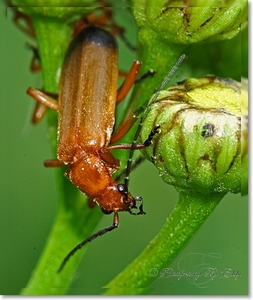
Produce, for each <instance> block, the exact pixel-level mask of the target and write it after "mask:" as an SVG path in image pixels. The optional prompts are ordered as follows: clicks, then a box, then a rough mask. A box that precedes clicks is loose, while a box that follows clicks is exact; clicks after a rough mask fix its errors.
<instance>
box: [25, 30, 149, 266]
mask: <svg viewBox="0 0 253 300" xmlns="http://www.w3.org/2000/svg"><path fill="white" fill-rule="evenodd" d="M117 60H118V51H117V43H116V40H115V38H114V37H113V36H112V35H111V34H110V33H109V32H107V31H105V30H103V29H101V28H98V27H93V26H91V27H87V28H84V29H83V30H82V31H81V32H79V34H78V35H77V36H76V37H75V39H74V40H73V41H72V43H71V44H70V46H69V48H68V51H67V54H66V57H65V61H64V65H63V68H62V74H61V79H60V88H59V98H58V101H55V100H54V99H52V98H51V97H50V96H48V95H47V94H46V93H44V92H42V91H40V90H37V89H34V88H28V90H27V93H28V95H30V96H31V97H33V98H34V99H35V100H37V101H39V102H40V103H43V104H45V105H46V106H47V107H50V108H52V109H55V110H57V111H58V146H57V159H53V160H47V161H46V162H45V165H46V166H48V167H54V166H68V167H69V168H68V170H67V171H66V176H67V177H68V178H69V179H70V180H71V181H72V183H73V184H74V185H76V186H77V187H78V188H79V189H80V190H81V191H82V192H83V193H84V194H86V196H87V197H88V199H89V203H90V204H91V206H92V205H93V204H97V205H98V206H100V208H101V210H102V212H103V213H105V214H110V213H113V214H114V217H113V224H112V225H111V226H109V227H106V228H105V229H102V230H100V231H98V232H97V233H95V234H94V235H92V236H91V237H89V238H88V239H86V240H85V241H83V242H82V243H80V244H79V245H77V246H76V247H75V248H74V249H73V250H72V251H71V252H70V253H69V254H68V255H67V256H66V257H65V259H64V261H63V263H62V265H61V267H60V269H59V271H60V270H61V269H62V268H63V266H64V265H65V263H66V262H67V260H68V259H69V258H70V256H72V255H73V254H74V253H75V252H76V251H77V250H78V249H80V248H81V247H83V245H84V244H86V243H87V242H89V241H91V240H93V239H94V238H96V237H98V236H101V235H103V234H105V233H106V232H109V231H111V230H113V229H115V228H117V227H118V226H119V216H118V212H120V211H127V212H129V213H131V214H135V215H140V214H145V212H144V211H143V205H142V198H141V197H133V196H132V195H131V193H130V192H129V191H128V186H127V184H122V183H118V182H115V181H114V179H113V177H112V174H113V173H114V172H115V171H116V170H117V169H118V168H119V164H120V162H119V160H118V159H116V158H115V157H114V156H113V155H112V153H111V152H110V151H111V150H112V149H132V150H133V148H134V149H137V148H138V149H142V148H143V147H145V143H144V144H141V145H137V144H135V145H134V147H133V145H125V144H124V145H114V146H113V145H110V141H111V139H112V133H113V127H114V123H115V106H116V103H119V102H121V101H122V100H123V99H124V97H125V96H126V94H127V93H128V91H129V90H130V89H131V87H132V85H133V83H134V82H135V79H136V77H137V73H138V70H139V68H140V66H141V63H140V62H139V61H135V62H134V63H133V65H132V68H131V70H130V71H129V74H128V76H127V77H126V79H125V81H124V83H123V84H122V86H121V88H120V89H119V90H118V91H117V81H118V62H117ZM130 119H131V118H130ZM133 122H134V117H132V119H131V121H129V120H128V122H127V124H128V125H127V126H124V127H123V134H125V133H126V132H127V131H128V129H129V128H130V127H131V125H132V124H133ZM119 136H120V137H121V136H122V134H119ZM113 142H116V140H115V139H114V140H113ZM137 201H140V205H139V211H138V212H133V211H132V210H133V209H135V208H137V206H136V202H137Z"/></svg>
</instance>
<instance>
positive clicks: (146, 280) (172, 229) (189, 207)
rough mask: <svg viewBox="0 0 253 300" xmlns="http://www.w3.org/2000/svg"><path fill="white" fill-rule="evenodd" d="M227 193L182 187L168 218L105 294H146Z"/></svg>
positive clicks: (109, 285) (113, 281)
mask: <svg viewBox="0 0 253 300" xmlns="http://www.w3.org/2000/svg"><path fill="white" fill-rule="evenodd" d="M223 197H224V194H219V193H213V194H209V195H203V194H200V193H197V192H196V193H190V194H189V193H187V192H184V191H181V192H180V193H179V200H178V202H177V204H176V206H175V208H174V210H173V212H172V214H171V216H170V217H169V219H168V221H167V222H166V224H165V225H164V227H163V228H162V230H161V231H160V232H159V233H158V235H157V236H156V237H155V238H154V239H153V240H152V241H151V242H150V244H149V245H148V246H147V247H146V249H145V250H144V251H143V252H142V253H141V254H140V255H139V256H138V257H137V258H136V259H135V260H134V261H133V262H132V263H131V264H130V265H129V266H128V267H127V268H126V269H125V270H124V271H123V272H121V273H120V274H119V275H118V276H117V277H116V278H114V279H113V280H112V281H111V282H110V283H109V284H108V285H107V286H106V288H107V291H106V292H105V294H107V295H108V294H109V295H127V294H134V295H137V294H146V293H147V292H148V285H149V284H150V283H151V282H152V281H154V280H155V279H156V278H157V277H159V272H160V271H161V270H162V269H163V268H164V267H167V266H168V265H169V264H170V263H171V262H172V261H173V260H174V258H175V257H176V256H177V255H178V254H179V252H180V251H181V250H182V249H183V247H184V246H185V245H186V243H187V242H188V241H189V240H190V238H191V237H192V236H193V235H194V234H195V233H196V231H197V230H198V229H199V227H200V226H201V225H202V224H203V223H204V221H205V220H206V219H207V217H208V216H209V215H210V214H211V212H212V211H213V210H214V208H215V207H216V205H217V204H218V203H219V202H220V200H221V199H222V198H223Z"/></svg>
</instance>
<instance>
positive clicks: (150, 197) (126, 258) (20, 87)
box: [0, 3, 248, 295]
mask: <svg viewBox="0 0 253 300" xmlns="http://www.w3.org/2000/svg"><path fill="white" fill-rule="evenodd" d="M0 8H1V9H0V28H1V32H2V34H1V38H2V41H1V57H2V59H1V72H0V74H1V98H2V100H1V102H0V103H1V110H0V111H1V118H0V122H1V127H0V128H1V140H2V143H1V150H0V151H1V168H2V172H1V174H2V178H1V202H0V207H1V208H0V211H1V218H0V222H1V231H2V234H1V248H0V257H1V259H0V272H1V277H0V294H5V295H10V294H12V295H15V294H19V292H20V290H21V289H22V288H24V287H25V286H26V284H27V281H28V279H29V277H30V275H31V272H32V271H33V269H34V267H35V265H36V262H37V260H38V258H39V257H40V254H41V252H42V250H43V247H44V244H45V241H46V238H47V236H48V234H49V232H50V228H51V226H52V223H53V220H54V216H55V214H56V208H57V190H56V182H55V175H54V170H52V169H46V168H44V167H43V161H44V159H47V158H52V157H54V154H53V153H51V151H50V146H49V141H48V138H47V127H46V119H45V120H43V121H42V122H41V123H40V124H38V125H37V126H33V125H31V123H30V118H31V113H32V111H33V107H34V101H33V100H32V99H31V98H29V97H28V96H27V95H26V93H25V91H26V89H27V87H28V86H33V87H41V85H42V82H41V77H40V74H32V73H31V72H30V70H29V64H30V61H31V57H32V54H31V51H30V50H29V49H28V48H27V47H26V46H25V44H26V42H27V41H28V39H27V37H26V36H25V35H24V34H23V33H21V32H20V31H19V30H18V29H17V28H16V27H15V26H14V25H13V23H12V22H11V14H10V13H8V16H7V18H6V16H5V7H4V5H3V3H1V4H0ZM124 16H125V18H126V19H127V20H126V21H127V22H128V21H129V22H130V23H132V22H133V20H132V19H131V16H130V15H129V14H128V13H126V14H124ZM127 36H129V37H130V39H131V40H132V35H131V30H128V32H127ZM135 39H136V36H135ZM134 56H135V53H131V52H130V51H128V50H125V49H124V47H122V45H120V67H121V69H123V70H127V69H129V67H130V65H131V63H132V61H133V59H134ZM239 67H240V66H239ZM202 75H204V74H202ZM130 189H131V192H132V194H133V195H141V196H143V198H144V201H145V203H144V208H145V211H146V213H147V215H145V216H137V217H133V216H131V215H129V214H123V213H122V214H121V216H120V218H121V224H120V228H119V229H118V230H116V231H114V232H113V233H111V234H108V235H105V236H104V237H102V238H98V239H97V240H96V241H94V242H93V243H91V244H90V245H89V246H88V249H87V252H86V255H85V257H84V259H83V261H82V263H81V265H80V267H79V269H78V271H77V273H76V275H75V277H74V278H73V283H72V285H71V287H70V289H69V294H75V295H80V294H81V295H82V294H83V295H85V294H100V293H102V292H103V286H105V285H106V284H107V283H108V282H109V281H110V280H111V279H112V278H114V276H115V275H117V274H118V273H119V272H120V271H121V270H122V269H123V268H125V267H126V266H127V265H128V264H129V263H130V262H131V261H132V260H133V259H134V258H135V257H136V256H137V255H138V254H139V253H141V251H142V250H143V249H144V248H145V246H146V245H147V244H148V243H149V241H150V240H151V239H152V238H153V237H154V236H155V235H156V234H157V233H158V232H159V230H160V229H161V227H162V226H163V224H164V223H165V220H166V219H167V218H168V216H169V214H170V212H171V211H172V209H173V206H174V204H175V202H176V200H177V193H176V192H175V191H174V189H173V188H172V187H169V186H167V185H166V184H165V183H163V181H162V180H161V179H160V178H159V176H158V175H157V171H156V169H155V168H154V167H153V166H152V164H151V163H149V162H145V163H144V164H143V165H141V166H140V167H139V168H138V169H137V170H135V171H134V172H133V173H132V176H131V183H130ZM111 222H112V216H104V217H103V219H102V221H101V222H100V223H99V225H98V228H99V229H100V228H104V227H105V226H108V225H110V224H111ZM209 253H216V254H217V257H216V258H214V257H212V258H211V257H208V256H207V258H206V259H205V260H204V261H203V260H202V261H201V259H203V257H204V256H205V255H207V254H209ZM59 255H60V254H59ZM61 255H62V254H61ZM205 264H207V265H205ZM203 266H204V267H206V268H207V267H210V268H215V269H216V270H217V272H218V277H216V278H215V279H214V280H211V278H210V277H204V276H202V277H201V278H199V279H198V280H197V281H194V280H193V279H194V278H192V281H190V280H187V278H182V279H180V280H178V279H177V278H175V277H172V278H166V277H163V278H157V280H156V281H154V282H153V283H152V284H151V286H150V294H159V295H213V294H215V295H217V294H218V295H226V294H229V295H245V294H247V293H248V202H247V197H241V196H240V195H232V194H228V195H227V196H226V197H225V198H224V199H223V200H222V201H221V203H220V204H219V205H218V207H217V208H216V209H215V211H214V212H213V214H212V215H211V216H210V217H209V219H208V220H207V221H206V223H205V224H204V225H203V226H202V227H201V228H200V230H199V231H198V233H197V234H196V235H195V236H194V238H193V239H192V240H191V241H190V243H189V244H188V245H187V247H186V248H185V249H184V250H183V251H182V252H181V253H180V255H179V257H178V258H177V259H176V260H175V261H174V262H173V264H171V265H170V267H171V268H173V270H174V271H175V272H177V271H179V269H180V270H182V269H185V270H188V271H189V270H195V271H196V270H203ZM168 267H169V266H168ZM225 268H228V269H231V270H235V271H239V272H240V273H241V276H240V278H239V279H237V280H236V279H235V278H234V277H228V278H226V277H224V276H222V270H224V269H225Z"/></svg>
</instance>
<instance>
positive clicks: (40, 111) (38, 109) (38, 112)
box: [31, 102, 47, 124]
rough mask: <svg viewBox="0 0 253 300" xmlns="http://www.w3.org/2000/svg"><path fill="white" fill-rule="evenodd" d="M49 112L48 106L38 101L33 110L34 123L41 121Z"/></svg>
mask: <svg viewBox="0 0 253 300" xmlns="http://www.w3.org/2000/svg"><path fill="white" fill-rule="evenodd" d="M46 112H47V107H46V106H45V105H44V104H42V103H40V102H37V103H36V105H35V107H34V111H33V115H32V120H31V121H32V123H33V124H37V123H39V121H40V120H41V119H42V118H43V117H44V116H45V114H46Z"/></svg>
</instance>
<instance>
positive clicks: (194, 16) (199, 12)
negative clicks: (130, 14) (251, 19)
mask: <svg viewBox="0 0 253 300" xmlns="http://www.w3.org/2000/svg"><path fill="white" fill-rule="evenodd" d="M140 2H141V4H140ZM153 2H154V1H152V0H146V1H143V0H141V1H140V0H137V1H134V3H133V4H134V5H135V7H134V15H135V18H136V22H137V24H138V26H140V27H141V28H143V29H150V30H152V31H154V32H156V33H157V34H158V35H159V37H160V38H161V39H162V40H164V41H167V42H170V43H179V44H191V43H196V42H199V41H208V42H210V41H217V40H224V39H231V38H233V37H234V36H236V35H237V34H238V33H239V31H240V29H241V26H242V22H243V25H244V24H246V21H247V5H248V4H247V1H246V0H243V1H240V3H239V2H238V1H236V0H235V1H227V2H229V3H227V4H225V5H226V6H227V7H226V6H225V5H224V6H222V7H221V5H220V1H210V2H212V3H208V2H209V1H205V3H204V5H203V3H202V4H201V3H199V1H196V0H190V1H187V6H185V1H177V2H176V3H175V1H164V0H160V1H159V3H157V1H155V3H153ZM225 2H226V1H225ZM140 5H141V6H140ZM194 6H195V7H194Z"/></svg>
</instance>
